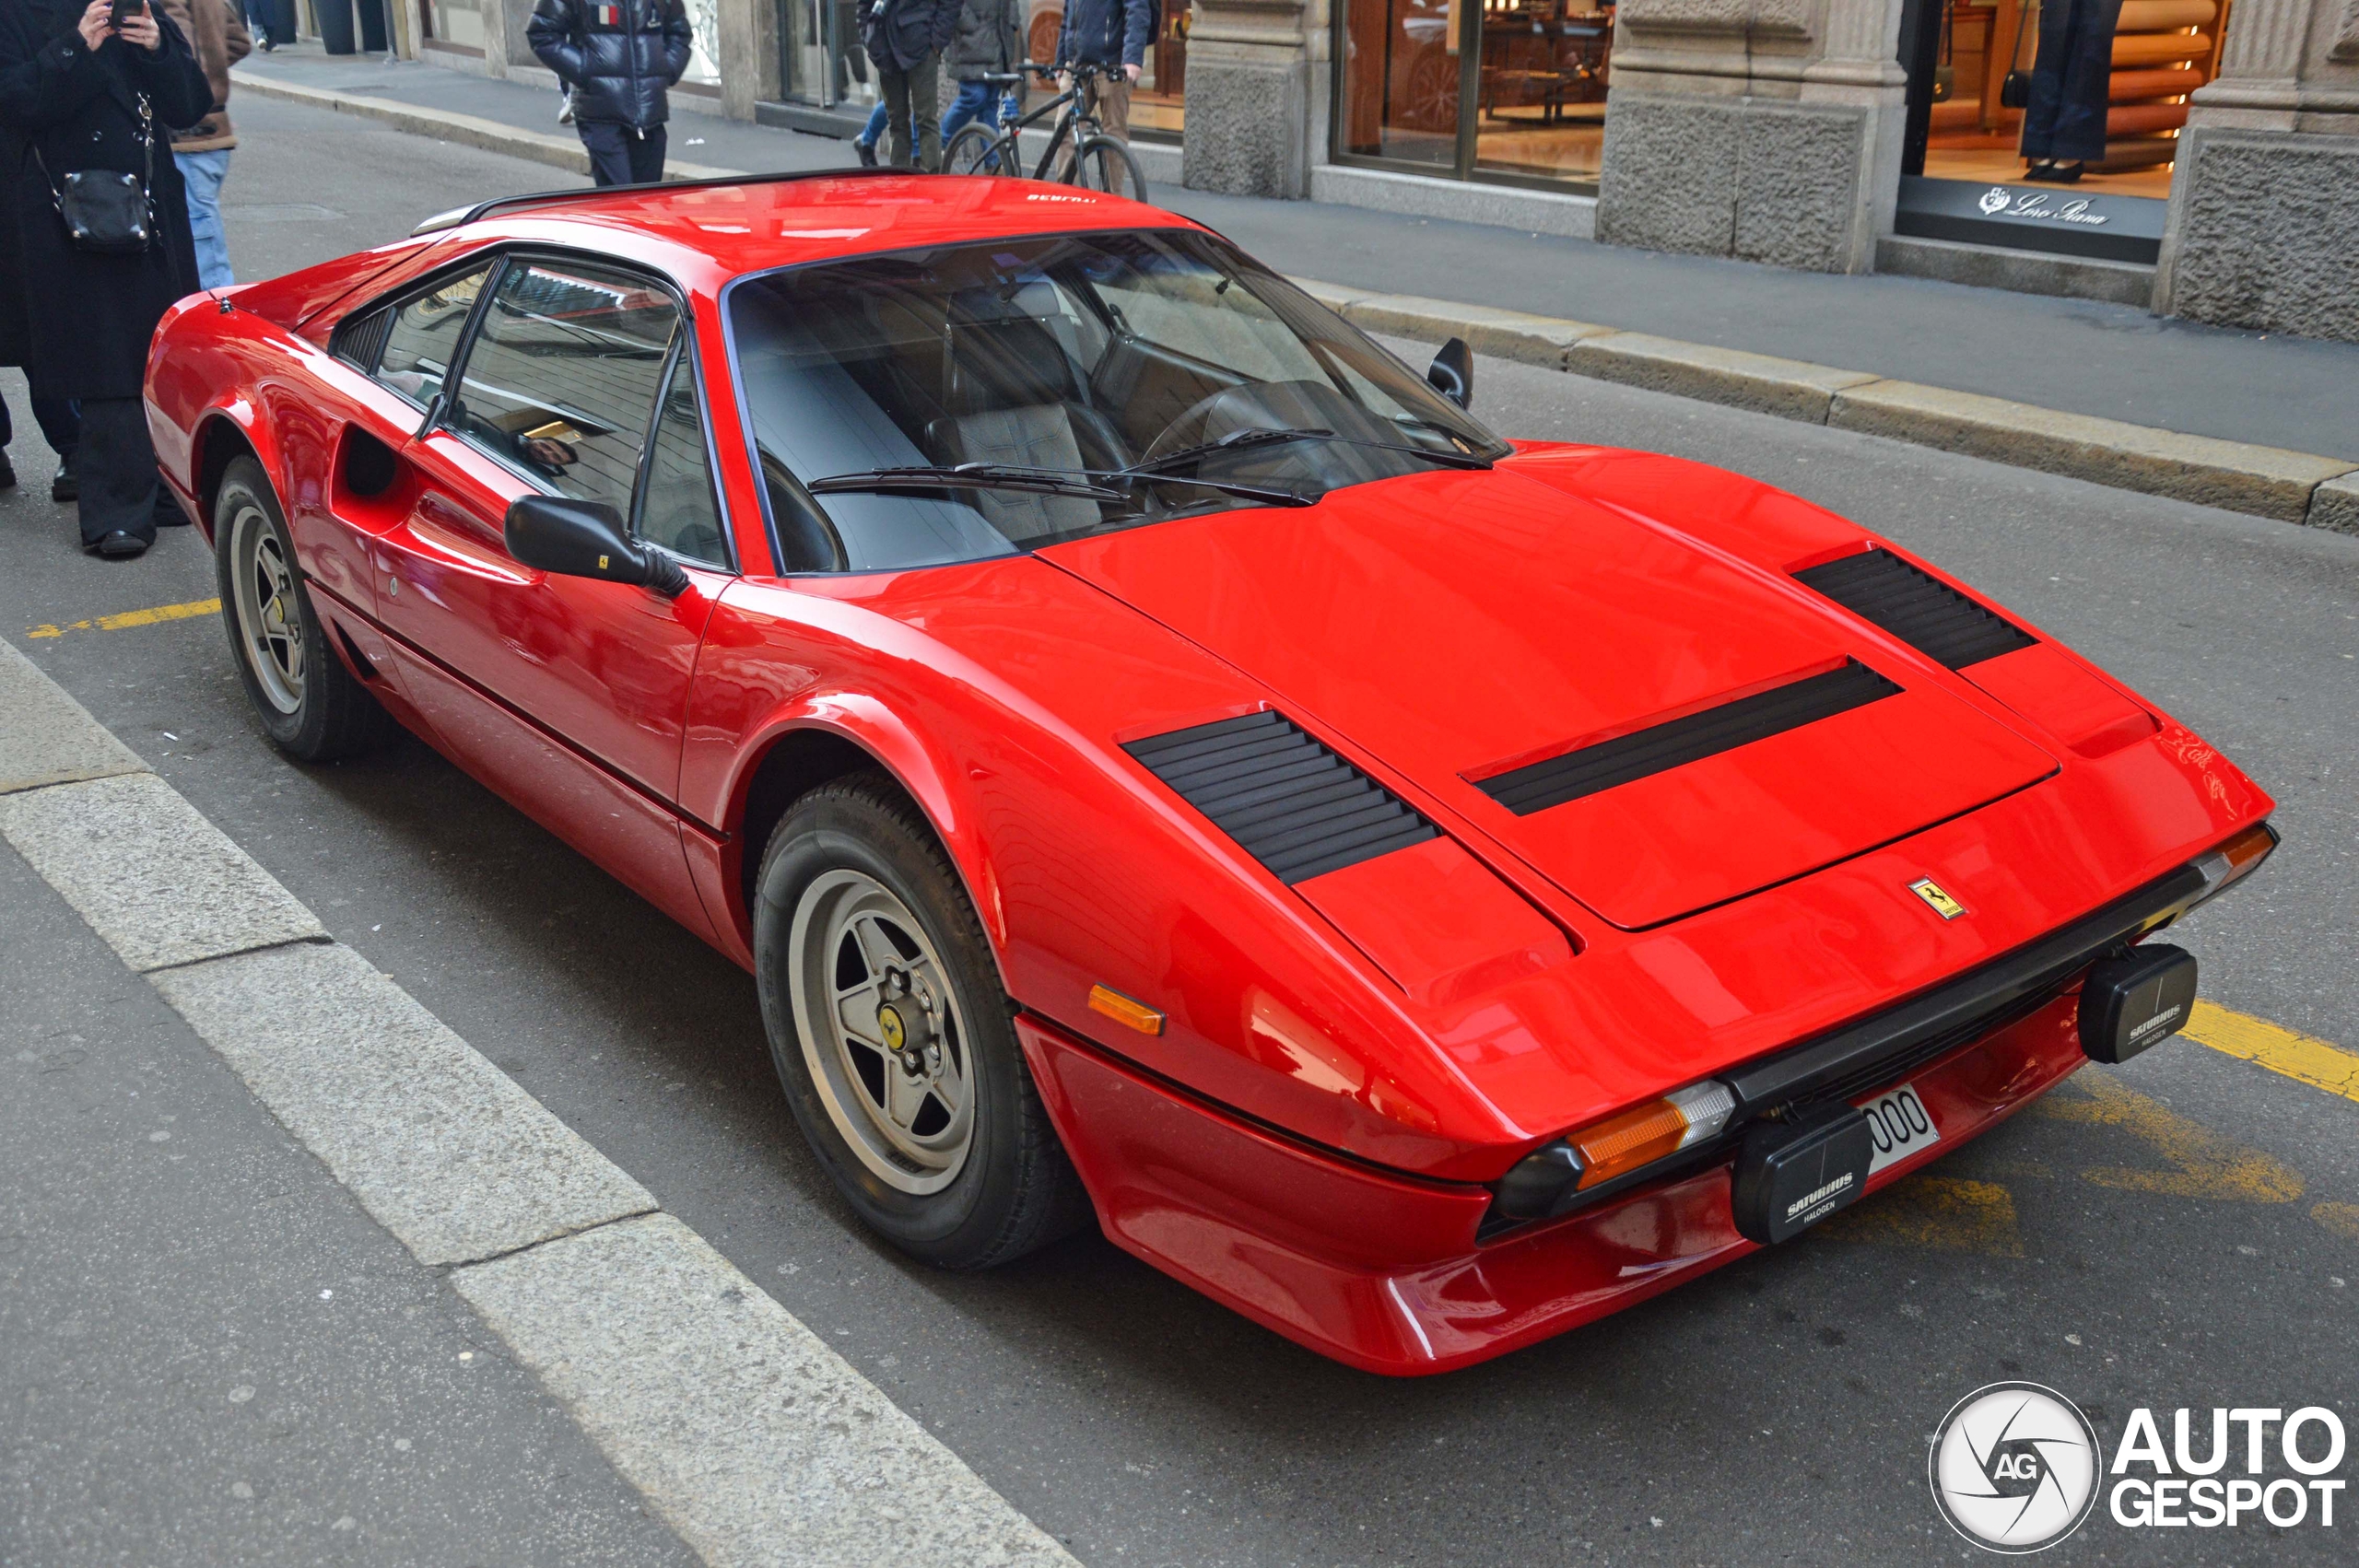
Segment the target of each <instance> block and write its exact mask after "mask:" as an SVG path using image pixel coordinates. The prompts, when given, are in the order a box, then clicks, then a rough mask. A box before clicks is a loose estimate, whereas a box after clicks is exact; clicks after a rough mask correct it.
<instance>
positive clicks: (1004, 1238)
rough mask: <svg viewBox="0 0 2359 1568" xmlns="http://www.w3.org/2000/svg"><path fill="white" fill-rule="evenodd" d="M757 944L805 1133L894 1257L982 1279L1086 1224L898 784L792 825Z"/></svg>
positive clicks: (813, 809)
mask: <svg viewBox="0 0 2359 1568" xmlns="http://www.w3.org/2000/svg"><path fill="white" fill-rule="evenodd" d="M754 951H755V972H756V978H757V983H758V988H759V990H760V994H761V1003H762V1022H763V1025H764V1027H765V1029H766V1031H767V1032H768V1034H769V1043H770V1055H771V1059H772V1060H773V1061H774V1062H775V1064H776V1066H777V1068H778V1075H779V1082H780V1084H781V1085H783V1087H784V1088H785V1090H786V1097H787V1101H788V1103H789V1105H790V1106H792V1108H793V1111H794V1117H795V1120H796V1121H797V1122H798V1123H799V1124H801V1126H802V1129H803V1133H804V1137H805V1138H806V1139H808V1140H809V1141H810V1143H811V1147H812V1149H813V1150H814V1152H816V1153H817V1155H818V1157H819V1163H820V1164H822V1165H823V1166H824V1167H825V1168H826V1169H827V1175H828V1176H829V1177H830V1178H831V1179H832V1180H833V1181H834V1182H835V1185H836V1187H837V1189H838V1190H839V1191H840V1192H841V1193H842V1194H843V1196H844V1198H845V1199H846V1201H848V1202H850V1203H851V1206H852V1207H853V1209H855V1210H856V1211H859V1213H860V1215H861V1217H862V1218H863V1220H865V1221H867V1223H869V1224H871V1225H873V1226H874V1227H875V1229H876V1230H878V1231H879V1232H881V1233H883V1234H884V1235H886V1237H887V1238H888V1239H890V1240H891V1241H892V1242H893V1244H894V1245H895V1246H898V1247H900V1248H901V1249H902V1250H903V1251H904V1252H907V1253H909V1254H910V1255H911V1256H913V1257H916V1258H922V1259H924V1260H925V1261H927V1262H929V1263H934V1264H938V1265H941V1266H942V1267H944V1268H949V1269H984V1268H989V1267H991V1266H992V1265H993V1264H996V1263H1003V1262H1006V1261H1007V1260H1009V1259H1010V1258H1015V1257H1018V1256H1020V1255H1022V1254H1024V1253H1026V1252H1029V1251H1031V1250H1032V1249H1033V1248H1034V1247H1037V1246H1043V1245H1045V1244H1046V1243H1048V1242H1050V1241H1053V1240H1055V1239H1056V1238H1057V1237H1059V1236H1061V1235H1064V1234H1065V1233H1067V1232H1068V1231H1071V1230H1073V1229H1074V1228H1075V1227H1076V1226H1077V1225H1079V1224H1080V1223H1083V1222H1084V1221H1085V1220H1086V1218H1087V1216H1088V1212H1089V1210H1088V1200H1087V1199H1086V1196H1085V1195H1084V1194H1083V1193H1082V1191H1081V1185H1080V1181H1079V1178H1077V1177H1076V1176H1074V1171H1073V1166H1072V1165H1071V1164H1070V1163H1069V1162H1068V1161H1067V1160H1066V1158H1065V1154H1064V1150H1063V1148H1062V1145H1060V1144H1059V1143H1058V1141H1057V1135H1056V1132H1055V1129H1053V1128H1051V1127H1050V1123H1049V1118H1048V1112H1047V1110H1046V1109H1045V1108H1044V1107H1043V1106H1041V1104H1040V1096H1039V1091H1038V1089H1037V1088H1035V1086H1034V1085H1033V1082H1032V1075H1031V1072H1030V1071H1029V1070H1028V1069H1027V1067H1026V1065H1025V1061H1024V1053H1023V1049H1022V1047H1020V1046H1019V1045H1018V1044H1017V1042H1016V1038H1015V1024H1014V1012H1013V1010H1012V1009H1011V1008H1010V1006H1009V1004H1008V1000H1007V997H1006V994H1005V993H1004V992H1003V991H1002V990H1001V989H1000V987H999V978H998V971H997V969H996V967H995V965H993V964H992V955H991V949H990V947H989V945H988V944H987V943H986V942H985V940H984V937H983V932H982V927H981V924H980V922H979V921H978V920H977V919H976V918H975V912H974V909H973V907H971V906H970V905H969V904H968V900H967V895H966V892H965V890H964V889H963V888H962V887H961V886H960V884H959V882H958V879H957V874H956V872H954V871H953V869H952V867H951V864H950V861H949V859H948V857H947V856H946V855H945V853H944V852H943V850H942V848H941V846H940V844H939V843H938V842H937V841H936V840H935V838H934V837H933V832H932V830H931V829H930V827H929V826H928V825H927V824H926V822H925V820H924V818H923V817H922V816H921V815H920V814H919V813H918V812H917V810H916V808H915V807H913V806H912V805H910V802H909V801H908V799H907V797H905V796H904V795H903V794H902V793H901V791H900V790H898V788H897V787H896V786H895V785H894V784H893V783H892V781H891V780H889V779H888V778H885V777H884V776H882V775H879V774H857V775H853V776H852V777H851V778H842V779H839V780H837V781H835V782H833V783H830V784H827V785H824V786H822V787H821V788H819V789H817V790H814V791H812V792H811V793H810V794H808V795H806V796H804V798H803V799H802V800H800V801H798V802H796V803H795V804H794V806H793V808H792V810H790V811H789V812H788V813H787V814H786V816H785V818H784V820H782V821H781V822H780V824H779V825H778V827H777V829H776V830H775V831H774V832H773V833H772V834H771V836H770V841H769V847H768V848H767V849H766V850H765V852H764V854H763V856H762V865H761V872H760V874H759V882H758V893H757V900H756V903H755V908H754Z"/></svg>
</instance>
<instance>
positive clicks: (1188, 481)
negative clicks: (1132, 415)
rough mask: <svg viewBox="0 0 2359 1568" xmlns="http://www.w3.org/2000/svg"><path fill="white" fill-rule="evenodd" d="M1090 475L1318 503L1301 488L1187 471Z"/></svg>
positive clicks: (1278, 503) (1280, 502)
mask: <svg viewBox="0 0 2359 1568" xmlns="http://www.w3.org/2000/svg"><path fill="white" fill-rule="evenodd" d="M1089 476H1090V477H1091V478H1092V479H1121V480H1126V481H1128V482H1130V483H1132V484H1134V485H1200V486H1203V488H1205V489H1207V490H1218V491H1219V492H1220V493H1221V494H1223V495H1225V496H1241V497H1244V498H1245V499H1246V500H1249V501H1267V502H1269V503H1270V504H1271V505H1272V506H1274V507H1312V506H1317V505H1318V504H1319V501H1318V497H1314V496H1306V495H1304V494H1303V493H1302V492H1301V491H1299V490H1280V489H1277V488H1275V487H1273V486H1268V485H1240V484H1237V483H1234V482H1232V481H1230V480H1226V479H1192V478H1189V477H1188V476H1186V475H1184V474H1162V473H1158V472H1156V471H1155V470H1152V469H1137V468H1117V469H1114V470H1112V471H1110V472H1099V471H1097V470H1092V471H1091V473H1090V475H1089Z"/></svg>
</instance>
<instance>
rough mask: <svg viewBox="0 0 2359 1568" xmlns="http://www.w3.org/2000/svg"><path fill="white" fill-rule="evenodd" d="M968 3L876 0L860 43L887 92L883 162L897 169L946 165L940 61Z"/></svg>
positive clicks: (925, 168) (929, 0) (927, 0)
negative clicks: (944, 160)
mask: <svg viewBox="0 0 2359 1568" xmlns="http://www.w3.org/2000/svg"><path fill="white" fill-rule="evenodd" d="M964 4H965V0H875V4H874V5H873V6H870V7H869V10H868V21H867V25H866V26H865V28H863V30H862V41H863V43H865V44H866V45H867V46H868V57H869V58H870V59H871V60H874V62H876V77H877V86H878V87H880V88H883V89H884V93H885V113H886V134H885V161H886V162H887V163H889V164H891V165H892V166H893V167H894V168H896V169H912V168H915V169H923V170H927V171H928V172H932V171H933V170H938V169H940V168H941V167H942V93H941V83H942V73H941V71H940V70H939V69H938V67H937V62H938V60H939V58H940V56H941V53H942V52H943V50H944V49H945V48H946V47H948V45H949V43H950V40H951V37H952V35H953V34H955V33H957V30H958V12H959V10H960V9H961V7H962V6H964Z"/></svg>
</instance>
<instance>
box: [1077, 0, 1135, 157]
mask: <svg viewBox="0 0 2359 1568" xmlns="http://www.w3.org/2000/svg"><path fill="white" fill-rule="evenodd" d="M1155 19H1156V6H1155V0H1066V4H1065V25H1064V30H1063V31H1062V32H1060V33H1059V34H1058V35H1057V69H1059V70H1061V71H1062V70H1068V69H1070V68H1071V67H1073V66H1074V65H1079V64H1090V65H1107V66H1117V65H1118V66H1120V67H1121V69H1120V70H1119V71H1109V73H1108V74H1107V75H1106V76H1102V77H1100V78H1099V79H1098V83H1097V118H1098V121H1099V122H1100V123H1102V124H1103V125H1104V126H1105V127H1106V134H1107V135H1109V136H1111V137H1113V138H1114V139H1115V140H1116V141H1121V142H1127V141H1129V140H1130V139H1131V88H1132V87H1133V85H1135V84H1136V83H1137V81H1138V79H1139V72H1140V71H1141V70H1142V69H1144V67H1145V65H1146V52H1147V46H1148V45H1149V44H1151V43H1153V42H1154V41H1155Z"/></svg>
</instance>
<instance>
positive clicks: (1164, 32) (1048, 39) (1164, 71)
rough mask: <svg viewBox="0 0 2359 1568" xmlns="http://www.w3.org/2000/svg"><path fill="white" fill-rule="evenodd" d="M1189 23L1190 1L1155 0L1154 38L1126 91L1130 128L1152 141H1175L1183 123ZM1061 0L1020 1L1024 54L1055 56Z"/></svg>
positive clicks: (1045, 60)
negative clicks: (1134, 83) (1134, 82)
mask: <svg viewBox="0 0 2359 1568" xmlns="http://www.w3.org/2000/svg"><path fill="white" fill-rule="evenodd" d="M1194 24H1195V12H1194V11H1193V9H1192V8H1191V5H1190V0H1159V4H1158V5H1157V6H1156V29H1155V41H1154V42H1153V43H1152V44H1151V45H1149V47H1148V49H1147V52H1146V59H1145V60H1144V61H1143V62H1142V63H1141V64H1140V66H1139V81H1138V87H1137V88H1136V89H1135V90H1133V92H1132V94H1131V133H1132V135H1139V136H1144V137H1145V138H1146V139H1148V140H1150V141H1153V140H1158V139H1166V138H1168V139H1170V140H1173V141H1177V140H1178V139H1179V138H1180V134H1181V133H1182V132H1183V131H1184V130H1186V128H1187V92H1188V29H1190V28H1191V27H1192V26H1193V25H1194ZM1064 25H1065V12H1064V6H1063V3H1062V0H1025V23H1024V45H1025V58H1027V59H1028V60H1037V61H1039V63H1040V64H1043V65H1046V64H1050V63H1051V62H1053V61H1054V60H1055V59H1056V57H1057V34H1058V33H1059V32H1061V31H1062V30H1063V29H1064Z"/></svg>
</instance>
